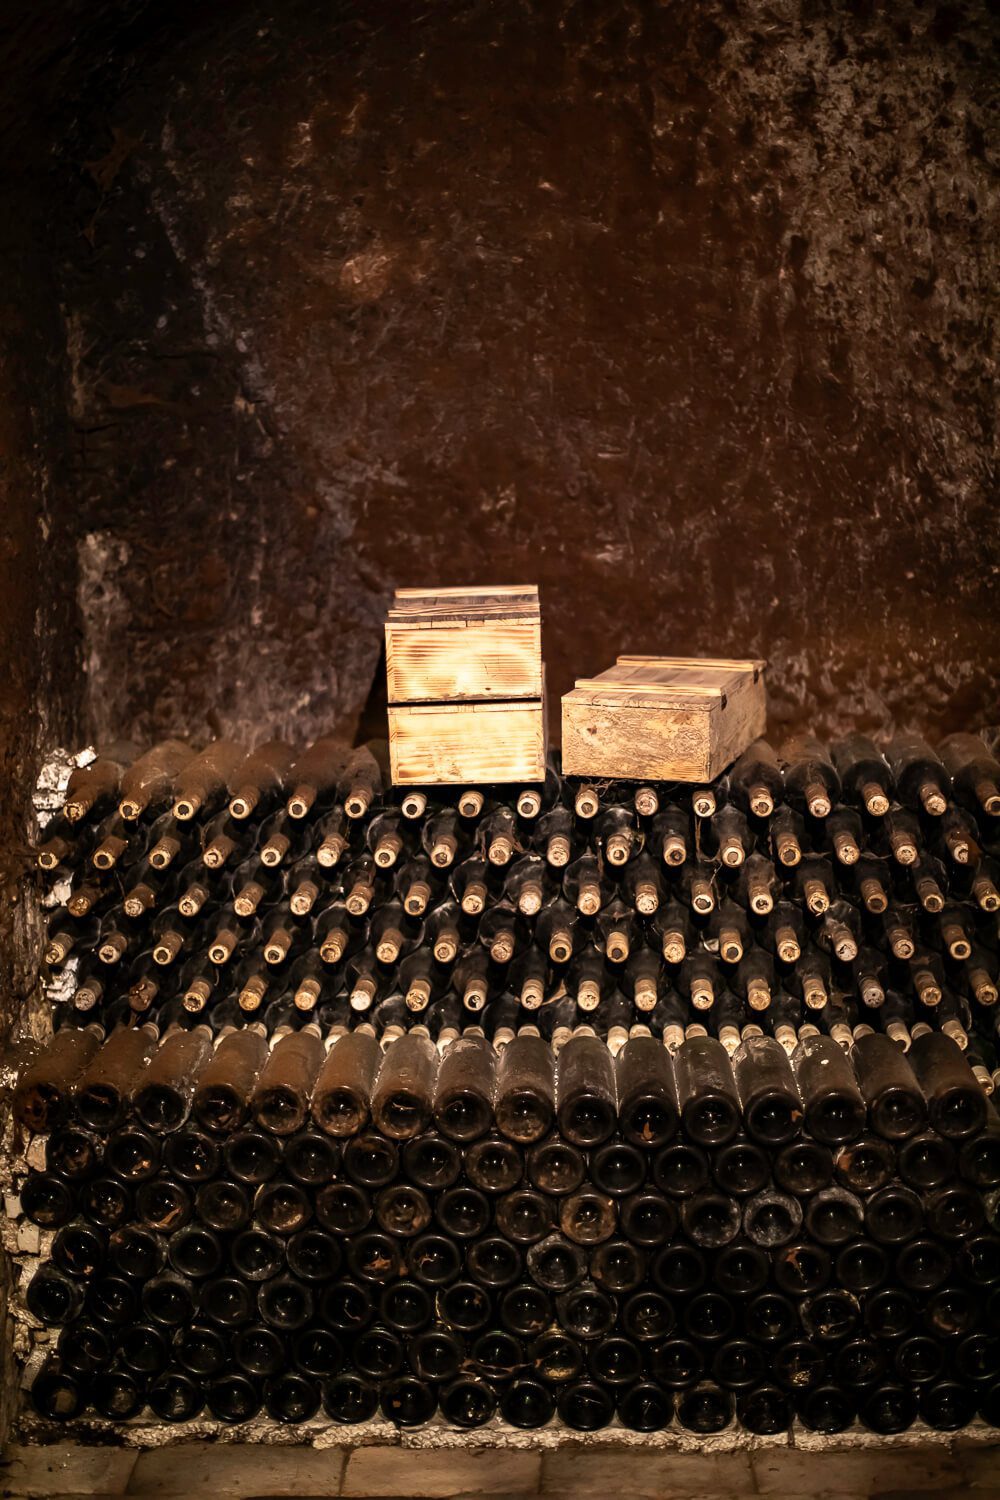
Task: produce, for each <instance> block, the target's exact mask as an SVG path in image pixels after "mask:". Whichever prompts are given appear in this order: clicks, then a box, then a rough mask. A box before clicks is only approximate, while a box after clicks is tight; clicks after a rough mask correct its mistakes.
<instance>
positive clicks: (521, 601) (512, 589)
mask: <svg viewBox="0 0 1000 1500" xmlns="http://www.w3.org/2000/svg"><path fill="white" fill-rule="evenodd" d="M539 613H540V611H539V603H538V586H537V584H533V583H531V584H501V585H491V586H490V587H488V588H472V587H466V588H447V589H396V591H395V593H394V595H393V600H392V607H391V608H390V610H389V613H388V617H387V618H388V622H389V623H390V624H393V625H422V624H430V623H438V622H445V621H447V622H451V621H461V620H486V619H497V618H501V619H538V617H539Z"/></svg>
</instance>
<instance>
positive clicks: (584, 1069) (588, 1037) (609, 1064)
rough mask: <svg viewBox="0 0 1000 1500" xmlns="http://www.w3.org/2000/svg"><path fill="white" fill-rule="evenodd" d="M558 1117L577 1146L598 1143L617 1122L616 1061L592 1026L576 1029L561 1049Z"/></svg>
mask: <svg viewBox="0 0 1000 1500" xmlns="http://www.w3.org/2000/svg"><path fill="white" fill-rule="evenodd" d="M556 1100H557V1106H556V1118H557V1119H558V1122H559V1129H560V1131H561V1133H562V1134H563V1135H564V1136H565V1138H566V1139H567V1140H568V1141H570V1142H571V1143H572V1144H573V1145H574V1146H582V1147H585V1148H588V1147H593V1146H599V1145H600V1144H601V1143H602V1142H603V1141H606V1140H607V1138H608V1136H610V1134H611V1132H612V1130H613V1129H614V1127H615V1124H616V1096H615V1072H614V1063H613V1061H612V1058H611V1054H610V1052H609V1051H608V1049H607V1046H606V1044H605V1043H604V1042H602V1041H601V1040H600V1039H599V1038H598V1037H596V1036H594V1034H593V1033H592V1032H590V1031H589V1030H581V1031H578V1032H577V1033H575V1034H574V1035H573V1036H572V1037H571V1038H570V1040H569V1041H568V1042H567V1043H566V1045H565V1046H564V1047H563V1048H562V1050H561V1051H560V1053H559V1059H558V1063H557V1067H556Z"/></svg>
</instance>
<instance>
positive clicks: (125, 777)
mask: <svg viewBox="0 0 1000 1500" xmlns="http://www.w3.org/2000/svg"><path fill="white" fill-rule="evenodd" d="M192 759H193V751H192V750H191V747H190V746H189V745H186V744H185V743H184V742H183V741H182V740H162V741H161V742H160V743H159V744H158V745H154V746H153V747H152V749H151V750H147V751H146V753H145V754H144V755H140V756H139V757H138V759H137V760H135V761H133V762H132V764H131V765H130V766H129V767H128V768H127V769H125V770H123V771H122V774H121V777H120V781H119V788H118V790H119V798H120V800H119V803H118V810H119V812H120V813H121V815H122V817H123V818H126V819H128V820H129V821H130V822H135V821H136V820H137V819H138V818H141V817H142V816H143V815H144V814H146V813H149V812H153V811H156V810H158V809H162V808H164V807H165V806H166V805H167V803H168V802H169V800H170V798H171V794H172V793H173V791H174V787H175V784H176V780H177V777H178V775H179V774H180V772H181V771H182V770H183V768H184V767H185V766H186V765H187V764H188V763H189V762H190V761H191V760H192Z"/></svg>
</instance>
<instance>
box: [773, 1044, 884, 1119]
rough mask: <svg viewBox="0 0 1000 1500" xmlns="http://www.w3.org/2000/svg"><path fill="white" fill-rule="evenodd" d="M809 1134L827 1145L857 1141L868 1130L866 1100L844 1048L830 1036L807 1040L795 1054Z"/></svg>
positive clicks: (795, 1069) (795, 1067)
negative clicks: (866, 1124)
mask: <svg viewBox="0 0 1000 1500" xmlns="http://www.w3.org/2000/svg"><path fill="white" fill-rule="evenodd" d="M791 1061H792V1067H793V1069H794V1072H795V1081H796V1083H797V1084H798V1088H799V1093H800V1094H801V1097H802V1103H803V1106H804V1121H805V1128H806V1130H807V1132H808V1133H809V1134H810V1135H811V1136H813V1137H814V1138H815V1139H816V1140H818V1141H820V1142H822V1143H823V1144H824V1145H827V1146H840V1145H844V1144H845V1143H846V1142H847V1141H852V1140H854V1139H855V1138H856V1137H857V1136H859V1135H860V1134H861V1132H862V1130H863V1129H864V1127H865V1123H866V1118H867V1111H866V1108H865V1100H864V1098H863V1096H862V1093H861V1090H860V1089H859V1087H858V1083H857V1081H856V1079H855V1076H854V1070H853V1068H852V1067H851V1063H850V1061H849V1059H848V1058H847V1055H846V1054H845V1052H844V1050H843V1048H842V1047H840V1046H839V1045H838V1044H837V1042H835V1041H834V1040H833V1038H832V1037H829V1036H807V1037H803V1038H802V1039H801V1040H800V1042H799V1043H798V1046H797V1047H796V1049H795V1051H794V1052H793V1053H792V1058H791Z"/></svg>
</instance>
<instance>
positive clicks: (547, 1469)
mask: <svg viewBox="0 0 1000 1500" xmlns="http://www.w3.org/2000/svg"><path fill="white" fill-rule="evenodd" d="M616 1489H617V1490H619V1491H624V1492H625V1493H627V1494H628V1495H630V1496H637V1497H643V1500H645V1497H649V1500H655V1497H657V1496H661V1495H684V1494H695V1493H698V1492H700V1493H703V1494H704V1493H706V1492H711V1493H719V1494H724V1493H726V1492H728V1493H730V1494H738V1493H739V1492H741V1491H743V1492H745V1493H753V1492H754V1490H755V1484H754V1476H753V1471H752V1470H751V1467H750V1455H749V1453H745V1452H744V1453H734V1452H730V1453H720V1452H713V1451H711V1450H706V1451H704V1452H701V1453H684V1452H681V1451H680V1450H675V1451H674V1452H672V1453H670V1452H668V1453H650V1452H644V1453H635V1452H632V1453H623V1452H621V1451H614V1450H611V1451H608V1450H605V1451H604V1452H592V1451H589V1450H587V1449H578V1450H577V1451H576V1452H573V1451H570V1450H565V1449H564V1450H563V1451H562V1452H558V1453H546V1454H544V1455H543V1457H542V1485H541V1493H542V1494H543V1495H545V1496H548V1495H552V1494H560V1493H563V1492H567V1493H570V1494H575V1495H608V1494H612V1493H614V1491H615V1490H616Z"/></svg>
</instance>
